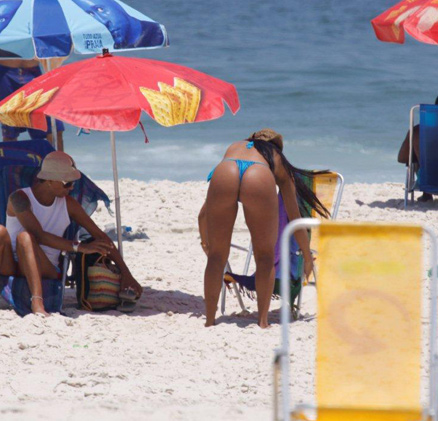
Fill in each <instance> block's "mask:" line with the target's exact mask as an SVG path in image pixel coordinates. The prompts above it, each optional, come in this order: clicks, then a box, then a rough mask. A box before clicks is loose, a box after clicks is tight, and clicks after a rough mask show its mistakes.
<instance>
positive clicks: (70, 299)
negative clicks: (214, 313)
mask: <svg viewBox="0 0 438 421" xmlns="http://www.w3.org/2000/svg"><path fill="white" fill-rule="evenodd" d="M77 307H78V304H77V300H76V292H75V290H74V289H66V293H65V296H64V305H63V311H64V313H65V314H66V315H67V316H68V317H71V318H77V317H80V316H82V315H84V314H91V313H92V314H94V315H99V314H101V315H107V316H108V315H111V316H116V317H118V316H123V315H126V314H128V315H129V316H131V317H150V316H154V315H157V314H160V313H167V314H172V313H173V314H190V315H191V316H192V317H199V318H200V317H202V316H203V314H204V299H203V298H202V296H200V295H192V294H188V293H185V292H182V291H175V290H173V291H169V290H156V289H153V288H150V287H143V295H142V296H141V298H140V300H139V301H138V303H137V307H136V308H135V310H134V311H133V312H132V313H122V312H119V311H116V310H108V311H102V312H89V311H85V310H80V309H78V308H77Z"/></svg>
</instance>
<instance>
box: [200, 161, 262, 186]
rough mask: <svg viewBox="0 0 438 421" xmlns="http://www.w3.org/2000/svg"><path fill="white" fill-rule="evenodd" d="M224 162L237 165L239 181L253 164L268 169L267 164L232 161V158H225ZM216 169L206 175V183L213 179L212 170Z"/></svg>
mask: <svg viewBox="0 0 438 421" xmlns="http://www.w3.org/2000/svg"><path fill="white" fill-rule="evenodd" d="M224 161H234V162H235V163H236V165H237V168H239V179H240V181H242V177H243V174H245V171H246V170H247V169H248V168H249V167H251V166H252V165H254V164H259V165H264V166H265V167H269V166H268V165H267V164H265V163H264V162H258V161H246V160H244V159H234V158H225V159H224ZM215 169H216V167H215V168H213V169H212V170H211V172H210V174H208V177H207V181H210V180H211V178H212V177H213V174H214V170H215Z"/></svg>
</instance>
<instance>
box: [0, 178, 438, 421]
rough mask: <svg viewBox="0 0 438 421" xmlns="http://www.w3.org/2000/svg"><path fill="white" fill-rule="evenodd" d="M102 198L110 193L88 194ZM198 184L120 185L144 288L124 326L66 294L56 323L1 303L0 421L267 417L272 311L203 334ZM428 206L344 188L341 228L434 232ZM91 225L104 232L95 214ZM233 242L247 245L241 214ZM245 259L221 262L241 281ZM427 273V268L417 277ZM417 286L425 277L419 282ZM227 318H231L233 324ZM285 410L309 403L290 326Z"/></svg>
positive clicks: (308, 379) (299, 332) (236, 255)
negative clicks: (393, 225)
mask: <svg viewBox="0 0 438 421" xmlns="http://www.w3.org/2000/svg"><path fill="white" fill-rule="evenodd" d="M98 184H99V186H100V187H102V188H103V189H104V190H105V191H106V192H107V193H108V194H109V196H110V197H111V198H112V197H113V185H112V183H111V182H109V181H102V182H98ZM206 189H207V184H206V183H204V182H186V183H175V182H170V181H160V182H156V183H144V182H139V181H135V180H128V179H123V180H122V181H121V185H120V191H121V196H122V220H123V224H124V225H127V226H131V227H132V230H133V231H132V232H133V235H132V238H130V239H129V240H126V241H124V244H123V246H124V254H125V259H126V261H127V263H128V266H129V267H130V268H131V270H132V272H133V274H134V276H135V277H136V278H137V280H138V281H139V282H140V283H141V285H142V286H143V288H144V294H143V297H142V298H141V301H140V303H139V305H138V307H137V310H136V311H135V312H134V313H133V314H131V315H124V314H121V313H118V312H116V311H110V312H106V313H100V314H99V313H93V314H91V313H87V312H84V311H80V310H77V309H76V307H75V306H76V303H75V297H74V291H73V290H68V291H67V297H66V303H65V313H66V314H67V315H68V317H64V316H61V315H53V316H52V317H50V318H46V319H44V318H40V317H37V316H34V315H29V316H27V317H25V318H23V319H22V318H20V317H19V316H17V315H16V314H15V312H14V311H13V310H10V309H8V307H7V306H6V304H5V303H4V302H3V301H2V302H1V307H0V308H1V310H0V363H1V368H0V419H1V420H5V421H6V420H23V419H26V420H37V419H45V420H59V419H61V418H62V419H66V420H92V419H106V420H108V421H110V420H121V419H130V420H187V421H189V420H190V421H197V420H206V419H208V420H224V421H225V420H266V419H269V418H270V417H271V416H272V358H273V351H274V349H275V348H276V347H278V345H279V343H280V329H279V324H278V322H279V312H278V308H279V305H280V302H279V301H273V302H272V306H271V309H272V312H271V323H272V327H271V329H267V330H264V331H262V330H260V329H259V328H258V327H257V325H256V314H255V311H256V304H255V302H253V301H250V300H249V299H246V300H245V303H246V305H247V306H248V307H249V309H250V311H251V312H252V313H251V314H250V315H249V316H245V317H242V316H239V315H238V314H236V312H238V310H239V308H238V305H237V301H236V300H235V299H232V297H231V298H230V299H229V300H228V304H227V313H228V314H227V315H226V316H224V317H219V319H218V325H217V326H216V327H214V328H210V329H206V328H204V327H203V322H204V316H203V310H204V305H203V298H202V294H203V270H204V267H205V263H206V258H205V255H204V254H203V252H202V249H201V247H200V244H199V238H198V231H197V215H198V211H199V209H200V207H201V205H202V203H203V200H204V197H205V193H206ZM437 209H438V201H435V203H421V204H419V203H415V204H414V205H413V206H410V207H409V209H408V211H404V210H403V186H402V185H401V184H395V183H386V184H352V185H348V184H347V185H346V187H345V192H344V197H343V200H342V203H341V207H340V211H339V219H342V220H360V221H364V220H367V221H388V222H389V221H391V222H394V221H400V222H407V223H409V222H411V223H427V224H428V225H429V226H430V227H431V228H433V229H434V230H435V231H436V232H438V221H437V220H436V218H435V217H434V216H435V215H436V211H437ZM93 219H94V220H95V221H96V222H97V223H98V225H99V226H101V227H103V226H105V225H106V224H109V223H111V222H113V218H112V217H111V216H110V215H109V214H108V213H107V211H106V209H105V208H103V207H102V206H100V207H99V208H98V210H97V211H96V213H95V214H94V217H93ZM234 233H235V234H234V238H233V242H235V243H236V244H240V245H244V246H246V245H247V244H248V242H249V236H248V232H247V230H246V227H245V225H244V221H243V218H242V213H241V212H239V217H238V220H237V222H236V226H235V231H234ZM244 257H245V256H244V254H243V253H240V252H233V254H232V256H231V258H230V261H231V265H232V267H233V268H234V269H235V270H236V271H239V270H241V268H242V267H243V263H244ZM425 269H427V268H425ZM425 276H426V275H425ZM232 313H235V314H232ZM303 313H304V314H305V315H306V314H307V315H312V314H314V313H315V290H314V288H313V287H312V286H309V287H307V288H306V289H305V292H304V305H303ZM290 329H291V332H292V335H293V337H294V340H293V341H292V349H293V353H294V354H293V358H292V363H293V367H294V369H293V370H292V374H293V387H292V391H293V393H294V400H304V399H305V400H307V401H309V400H310V402H312V399H313V391H312V389H313V379H314V375H313V374H314V373H313V370H314V368H313V359H314V352H313V347H314V341H315V337H314V336H315V332H314V329H315V321H314V319H313V320H312V319H311V320H308V321H305V320H300V321H297V322H295V323H293V324H291V327H290Z"/></svg>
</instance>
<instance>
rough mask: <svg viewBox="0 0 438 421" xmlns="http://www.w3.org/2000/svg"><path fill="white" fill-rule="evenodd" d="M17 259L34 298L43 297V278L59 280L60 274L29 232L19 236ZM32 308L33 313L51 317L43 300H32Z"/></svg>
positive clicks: (20, 270)
mask: <svg viewBox="0 0 438 421" xmlns="http://www.w3.org/2000/svg"><path fill="white" fill-rule="evenodd" d="M17 257H18V269H19V272H21V273H22V274H23V275H24V276H25V277H26V279H27V283H28V285H29V289H30V292H31V294H32V296H36V297H42V296H43V287H42V284H41V280H42V278H43V277H45V278H50V279H53V278H57V277H58V272H57V270H56V268H55V266H53V265H52V263H51V262H50V260H49V259H48V258H47V256H46V254H45V253H44V251H43V250H42V248H41V247H40V245H39V244H38V243H37V242H36V239H35V237H34V236H33V235H32V234H31V233H29V232H27V231H24V232H21V233H20V234H18V235H17ZM31 306H32V312H33V313H42V314H44V315H46V316H48V315H49V314H48V313H47V312H46V311H45V309H44V303H43V300H42V299H41V298H37V299H34V300H32V303H31Z"/></svg>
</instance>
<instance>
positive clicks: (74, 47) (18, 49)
mask: <svg viewBox="0 0 438 421" xmlns="http://www.w3.org/2000/svg"><path fill="white" fill-rule="evenodd" d="M167 45H168V38H167V33H166V29H165V28H164V26H163V25H161V24H159V23H157V22H155V21H153V20H152V19H150V18H148V17H147V16H145V15H143V14H142V13H140V12H138V11H136V10H134V9H133V8H132V7H129V6H127V5H126V4H124V3H122V2H121V1H119V0H0V58H12V57H17V58H23V59H32V58H40V59H44V58H53V57H67V56H69V55H70V53H72V52H73V51H74V52H76V53H78V54H87V53H99V52H101V51H102V48H108V49H109V50H110V51H124V50H130V49H138V48H141V49H144V48H160V47H165V46H167Z"/></svg>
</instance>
